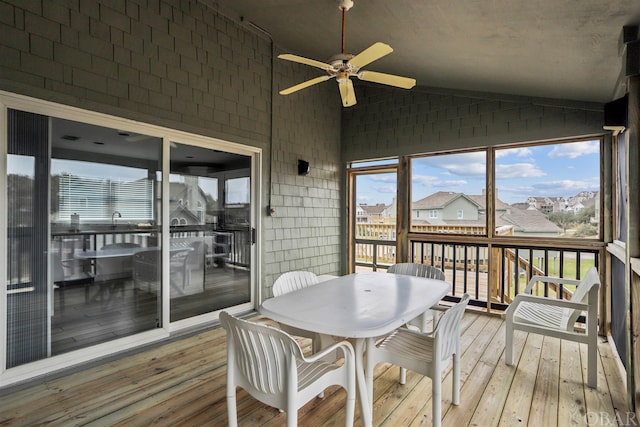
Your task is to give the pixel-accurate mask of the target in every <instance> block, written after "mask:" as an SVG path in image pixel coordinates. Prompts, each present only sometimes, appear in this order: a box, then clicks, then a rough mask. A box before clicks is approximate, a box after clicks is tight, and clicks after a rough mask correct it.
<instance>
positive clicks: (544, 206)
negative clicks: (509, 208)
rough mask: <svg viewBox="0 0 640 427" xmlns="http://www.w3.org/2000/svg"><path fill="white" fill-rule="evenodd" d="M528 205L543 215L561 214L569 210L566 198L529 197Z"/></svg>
mask: <svg viewBox="0 0 640 427" xmlns="http://www.w3.org/2000/svg"><path fill="white" fill-rule="evenodd" d="M527 203H528V204H529V207H530V208H533V209H535V210H538V211H540V212H543V213H551V212H560V211H564V210H566V208H567V201H566V200H565V198H564V197H528V198H527Z"/></svg>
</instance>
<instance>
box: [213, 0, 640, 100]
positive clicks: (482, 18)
mask: <svg viewBox="0 0 640 427" xmlns="http://www.w3.org/2000/svg"><path fill="white" fill-rule="evenodd" d="M202 1H203V2H208V3H209V4H212V5H213V7H216V8H219V10H220V11H221V12H222V13H224V14H226V15H227V16H229V17H230V18H232V19H237V20H240V18H241V17H242V19H243V21H244V22H245V23H249V22H251V23H253V24H255V25H257V26H259V27H261V28H262V29H264V30H266V31H267V32H269V33H270V34H271V35H272V37H273V39H274V41H275V43H276V45H278V46H280V47H282V48H284V49H285V50H287V51H288V52H290V53H294V54H297V55H301V56H306V57H309V58H313V59H317V60H321V61H326V60H327V59H328V58H329V57H330V56H332V55H334V54H336V53H339V52H340V26H341V24H340V19H341V15H340V11H339V10H338V7H337V4H338V3H337V1H336V0H202ZM354 3H355V6H354V7H353V8H352V9H351V10H350V11H349V12H347V41H346V51H347V52H350V53H353V54H357V53H358V52H360V51H361V50H363V49H365V48H366V47H368V46H370V45H371V44H373V43H374V42H377V41H381V42H385V43H387V44H389V45H391V47H393V49H394V52H393V53H391V54H390V55H388V56H386V57H384V58H382V59H380V60H379V61H376V62H374V63H372V64H370V65H368V66H367V67H365V68H366V69H367V70H371V71H380V72H387V73H394V74H399V75H404V76H408V77H414V78H416V79H417V81H418V86H431V87H441V88H454V89H462V90H474V91H483V92H496V93H507V94H515V95H525V96H539V97H550V98H561V99H574V100H583V101H596V102H606V101H609V100H611V99H612V98H613V97H614V95H615V92H616V90H617V89H618V88H619V82H620V81H621V80H620V79H619V76H620V72H621V68H622V64H623V60H622V56H621V53H620V43H621V42H620V39H621V32H622V26H623V25H626V24H632V23H638V22H640V21H639V20H638V16H639V14H638V13H639V12H640V2H639V1H638V0H354ZM321 74H322V71H320V70H318V75H321Z"/></svg>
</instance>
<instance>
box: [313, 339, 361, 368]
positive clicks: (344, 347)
mask: <svg viewBox="0 0 640 427" xmlns="http://www.w3.org/2000/svg"><path fill="white" fill-rule="evenodd" d="M338 349H340V351H342V353H343V354H344V358H345V359H348V358H350V360H355V351H354V350H353V347H352V346H351V343H349V341H340V342H339V343H336V344H333V345H331V346H329V347H327V348H325V349H324V350H322V351H319V352H317V353H315V354H312V355H311V356H305V357H303V358H302V360H303V361H304V362H306V363H312V362H317V361H318V360H320V359H322V358H323V357H324V356H326V355H328V354H330V353H331V352H332V351H335V350H338Z"/></svg>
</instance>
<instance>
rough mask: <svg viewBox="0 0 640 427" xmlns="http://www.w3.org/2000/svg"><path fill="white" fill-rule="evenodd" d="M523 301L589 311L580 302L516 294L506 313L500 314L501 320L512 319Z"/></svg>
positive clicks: (585, 305)
mask: <svg viewBox="0 0 640 427" xmlns="http://www.w3.org/2000/svg"><path fill="white" fill-rule="evenodd" d="M525 301H526V302H532V303H535V304H542V305H547V306H549V305H550V306H554V307H562V308H569V309H572V310H581V311H589V304H585V303H582V302H573V301H567V300H564V299H555V298H548V297H538V296H535V295H529V294H518V295H516V297H515V298H514V300H513V302H512V303H511V304H509V307H508V308H507V311H505V312H504V313H503V314H502V318H503V319H506V318H512V317H513V314H514V313H515V311H516V308H517V307H518V306H519V305H520V304H521V303H523V302H525Z"/></svg>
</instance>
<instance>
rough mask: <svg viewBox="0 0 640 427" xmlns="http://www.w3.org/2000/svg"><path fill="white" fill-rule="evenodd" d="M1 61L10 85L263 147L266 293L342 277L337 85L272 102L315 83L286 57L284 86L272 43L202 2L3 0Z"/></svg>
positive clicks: (1, 73)
mask: <svg viewBox="0 0 640 427" xmlns="http://www.w3.org/2000/svg"><path fill="white" fill-rule="evenodd" d="M0 58H2V59H1V60H0V89H2V90H6V91H10V92H14V93H19V94H23V95H28V96H33V97H36V98H40V99H46V100H50V101H54V102H58V103H62V104H67V105H72V106H76V107H80V108H85V109H88V110H92V111H98V112H103V113H108V114H112V115H116V116H120V117H125V118H129V119H134V120H139V121H143V122H147V123H152V124H157V125H161V126H166V127H170V128H174V129H179V130H184V131H188V132H193V133H197V134H202V135H206V136H211V137H216V138H221V139H225V140H229V141H233V142H239V143H243V144H248V145H252V146H257V147H260V148H262V149H263V153H264V157H263V158H264V164H263V171H264V177H263V188H264V189H265V191H264V194H263V206H261V209H260V215H262V216H263V217H264V221H263V241H264V242H265V244H264V246H263V247H264V251H263V258H262V262H263V263H262V271H263V277H262V278H261V280H262V284H263V286H264V287H265V288H268V287H270V285H271V284H272V282H273V280H274V277H276V276H277V275H279V274H280V273H281V272H284V271H288V270H292V269H306V270H312V271H316V272H318V273H338V270H339V261H340V255H339V253H340V246H339V243H340V242H339V241H338V236H339V234H340V232H339V224H340V220H339V215H340V210H339V206H338V205H339V200H340V197H339V194H338V193H339V188H340V184H339V183H340V173H339V171H340V170H341V168H340V166H339V160H340V149H339V146H340V107H339V103H338V102H339V101H338V99H337V95H336V93H337V89H336V88H335V87H329V86H330V85H327V86H323V87H317V88H312V89H309V90H307V91H306V92H305V93H304V94H296V95H290V96H289V97H281V96H280V95H278V94H277V93H275V94H274V95H273V97H272V86H273V83H274V82H275V85H276V88H275V89H276V90H277V89H278V87H280V86H282V87H284V86H285V85H286V86H289V85H290V84H295V83H297V82H300V81H303V80H304V79H305V78H307V77H313V76H312V75H310V74H309V72H308V71H307V70H306V69H304V67H303V66H300V65H296V64H280V62H284V61H278V60H276V61H275V67H276V70H275V71H276V72H275V79H274V81H273V82H272V75H271V74H272V73H271V68H272V49H271V43H270V42H269V40H267V39H265V38H264V37H262V36H259V35H257V34H256V33H254V32H252V31H249V30H248V29H247V28H245V27H243V26H240V25H239V24H237V23H236V22H234V21H233V20H231V19H228V18H227V17H225V16H223V15H221V14H219V13H217V11H216V10H214V9H212V8H209V7H207V6H206V5H203V3H202V2H197V1H185V0H166V1H160V0H144V1H136V0H126V1H125V0H109V1H107V0H104V1H95V0H69V1H49V0H47V1H24V0H13V1H0ZM281 81H283V82H284V83H280V82H281ZM334 98H335V99H334ZM272 99H273V106H272ZM272 108H273V111H274V115H273V121H272V120H271V110H272ZM272 129H273V141H274V143H273V147H271V146H270V141H271V131H272ZM270 151H273V154H274V162H273V165H272V167H270V166H269V162H270V158H269V153H270ZM298 158H304V159H305V160H308V161H310V162H311V167H312V172H311V174H310V175H309V176H307V177H298V176H297V159H298ZM271 176H273V182H270V177H271ZM270 189H272V190H273V195H272V196H271V202H272V204H273V205H274V207H276V209H277V211H278V212H277V216H276V217H273V218H271V217H266V205H267V204H268V203H269V200H268V199H269V195H270V194H269V190H270ZM267 295H269V292H268V291H267Z"/></svg>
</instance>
